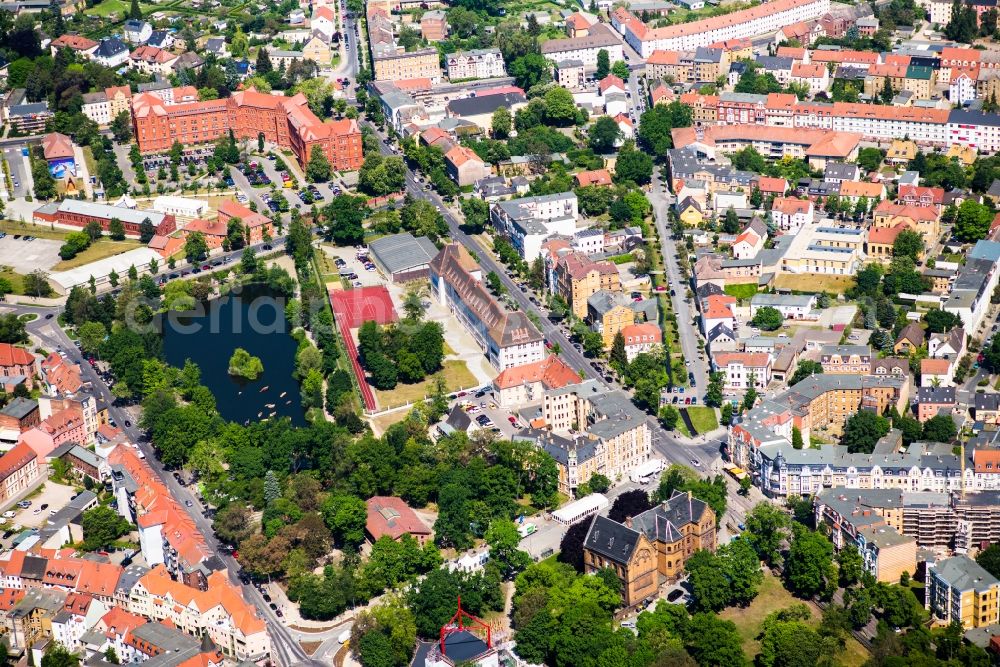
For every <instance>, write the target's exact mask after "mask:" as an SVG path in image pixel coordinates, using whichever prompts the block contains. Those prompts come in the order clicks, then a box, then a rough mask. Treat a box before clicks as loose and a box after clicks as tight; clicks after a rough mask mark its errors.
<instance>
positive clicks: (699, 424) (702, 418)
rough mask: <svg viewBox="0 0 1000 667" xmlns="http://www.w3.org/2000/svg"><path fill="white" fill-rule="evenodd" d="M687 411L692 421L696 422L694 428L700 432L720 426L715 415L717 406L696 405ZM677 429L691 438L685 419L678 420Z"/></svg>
mask: <svg viewBox="0 0 1000 667" xmlns="http://www.w3.org/2000/svg"><path fill="white" fill-rule="evenodd" d="M681 409H683V408H681ZM687 413H688V416H689V417H690V418H691V423H692V424H694V429H695V430H696V431H698V433H705V432H706V431H711V430H714V429H716V428H718V427H719V419H718V417H716V416H715V408H709V407H707V406H698V405H696V406H694V407H693V408H687ZM677 430H678V431H680V432H681V433H683V434H684V435H686V436H688V437H689V438H690V437H691V434H690V433H688V429H687V425H686V424H685V423H684V420H683V419H680V420H678V421H677Z"/></svg>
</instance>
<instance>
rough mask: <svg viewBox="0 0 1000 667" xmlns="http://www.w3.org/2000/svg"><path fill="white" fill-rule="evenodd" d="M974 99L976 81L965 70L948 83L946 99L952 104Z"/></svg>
mask: <svg viewBox="0 0 1000 667" xmlns="http://www.w3.org/2000/svg"><path fill="white" fill-rule="evenodd" d="M974 99H976V82H975V80H974V79H973V78H972V77H970V76H969V75H968V74H966V73H965V72H962V73H961V74H959V75H958V76H957V77H955V78H953V79H952V80H951V83H949V84H948V100H949V101H950V102H951V103H952V104H959V105H964V104H968V103H969V102H971V101H972V100H974Z"/></svg>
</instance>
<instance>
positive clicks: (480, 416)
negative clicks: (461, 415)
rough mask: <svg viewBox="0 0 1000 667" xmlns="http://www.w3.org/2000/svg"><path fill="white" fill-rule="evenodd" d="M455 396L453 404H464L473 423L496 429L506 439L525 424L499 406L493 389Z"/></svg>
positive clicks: (461, 393)
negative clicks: (494, 398)
mask: <svg viewBox="0 0 1000 667" xmlns="http://www.w3.org/2000/svg"><path fill="white" fill-rule="evenodd" d="M453 396H454V397H455V398H454V399H453V400H452V401H451V405H452V406H454V405H460V406H462V409H463V410H465V412H466V413H467V414H468V415H469V417H470V418H471V419H472V421H473V423H475V424H478V426H479V427H480V428H485V429H490V428H492V429H496V430H497V431H498V435H499V436H500V437H502V438H504V439H509V438H511V437H512V436H513V435H514V433H516V432H517V431H519V430H521V429H522V428H524V426H525V423H524V420H523V419H521V418H519V417H518V416H517V415H515V414H512V413H511V412H510V411H509V410H504V409H503V408H500V407H498V406H497V404H496V402H495V401H494V400H493V393H492V392H491V391H488V390H487V391H482V390H480V391H477V392H471V391H470V392H459V393H457V394H453ZM449 412H450V410H449ZM511 419H513V420H514V421H511Z"/></svg>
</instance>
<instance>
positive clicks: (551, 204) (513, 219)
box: [490, 192, 579, 264]
mask: <svg viewBox="0 0 1000 667" xmlns="http://www.w3.org/2000/svg"><path fill="white" fill-rule="evenodd" d="M578 217H579V208H578V203H577V198H576V194H575V193H573V192H560V193H556V194H551V195H540V196H537V197H524V198H522V199H512V200H510V201H501V202H497V203H496V204H494V205H493V207H492V208H491V209H490V220H491V221H492V223H493V226H494V227H496V229H497V231H498V232H499V233H500V234H501V235H503V236H504V237H506V238H507V240H508V241H510V243H511V245H513V246H514V249H515V250H517V252H518V254H519V255H520V256H521V258H522V259H524V261H526V262H528V263H529V264H530V263H531V262H533V261H535V258H536V257H539V256H540V255H541V249H542V243H543V242H544V241H545V239H547V238H548V237H550V236H552V235H554V234H560V235H564V236H572V235H573V234H574V233H575V232H576V220H577V218H578Z"/></svg>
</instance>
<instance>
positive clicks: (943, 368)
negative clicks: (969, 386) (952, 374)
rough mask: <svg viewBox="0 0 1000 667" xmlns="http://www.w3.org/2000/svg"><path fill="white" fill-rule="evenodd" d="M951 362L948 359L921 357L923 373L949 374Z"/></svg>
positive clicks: (921, 372) (921, 370) (921, 371)
mask: <svg viewBox="0 0 1000 667" xmlns="http://www.w3.org/2000/svg"><path fill="white" fill-rule="evenodd" d="M949 368H951V362H950V361H948V360H947V359H921V360H920V374H921V375H947V374H948V369H949Z"/></svg>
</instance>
